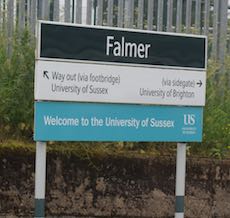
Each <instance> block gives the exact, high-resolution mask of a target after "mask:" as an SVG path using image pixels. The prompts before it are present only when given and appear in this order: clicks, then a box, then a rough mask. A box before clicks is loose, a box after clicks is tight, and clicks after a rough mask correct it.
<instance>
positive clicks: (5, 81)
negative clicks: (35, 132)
mask: <svg viewBox="0 0 230 218" xmlns="http://www.w3.org/2000/svg"><path fill="white" fill-rule="evenodd" d="M11 45H12V47H13V52H12V55H11V57H8V56H7V40H6V38H5V37H4V36H3V35H2V36H0V96H1V97H0V128H1V136H3V135H5V136H7V135H9V134H10V135H11V136H12V134H13V136H26V137H29V136H30V135H31V133H32V128H33V77H34V46H33V45H32V43H31V37H30V35H29V33H28V32H27V31H24V32H23V34H22V35H21V36H20V37H19V36H15V37H14V38H13V40H12V43H11Z"/></svg>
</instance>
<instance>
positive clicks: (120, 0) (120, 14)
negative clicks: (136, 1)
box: [117, 0, 124, 27]
mask: <svg viewBox="0 0 230 218" xmlns="http://www.w3.org/2000/svg"><path fill="white" fill-rule="evenodd" d="M123 22H124V0H118V14H117V26H118V27H123Z"/></svg>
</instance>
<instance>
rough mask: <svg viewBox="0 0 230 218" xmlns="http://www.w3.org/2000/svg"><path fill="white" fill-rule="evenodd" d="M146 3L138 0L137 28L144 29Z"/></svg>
mask: <svg viewBox="0 0 230 218" xmlns="http://www.w3.org/2000/svg"><path fill="white" fill-rule="evenodd" d="M143 15H144V1H143V0H138V14H137V28H138V29H143V17H144V16H143Z"/></svg>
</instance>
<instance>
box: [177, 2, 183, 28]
mask: <svg viewBox="0 0 230 218" xmlns="http://www.w3.org/2000/svg"><path fill="white" fill-rule="evenodd" d="M181 24H182V0H177V9H176V32H181Z"/></svg>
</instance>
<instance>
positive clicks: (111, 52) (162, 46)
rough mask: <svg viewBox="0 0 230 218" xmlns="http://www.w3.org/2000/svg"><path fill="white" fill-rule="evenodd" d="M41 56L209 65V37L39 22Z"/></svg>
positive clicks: (163, 64)
mask: <svg viewBox="0 0 230 218" xmlns="http://www.w3.org/2000/svg"><path fill="white" fill-rule="evenodd" d="M39 37H40V38H39V41H40V46H39V48H38V49H39V54H38V57H37V58H55V59H70V60H84V61H100V62H118V63H130V64H145V65H155V66H171V67H189V68H197V69H205V68H206V55H207V51H206V43H207V37H206V36H195V35H185V34H178V33H162V32H161V33H159V32H153V31H143V30H130V29H129V30H125V29H118V28H111V27H110V28H109V27H107V28H106V27H94V26H82V25H75V24H74V25H71V24H60V23H54V22H44V21H42V23H39Z"/></svg>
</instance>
